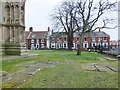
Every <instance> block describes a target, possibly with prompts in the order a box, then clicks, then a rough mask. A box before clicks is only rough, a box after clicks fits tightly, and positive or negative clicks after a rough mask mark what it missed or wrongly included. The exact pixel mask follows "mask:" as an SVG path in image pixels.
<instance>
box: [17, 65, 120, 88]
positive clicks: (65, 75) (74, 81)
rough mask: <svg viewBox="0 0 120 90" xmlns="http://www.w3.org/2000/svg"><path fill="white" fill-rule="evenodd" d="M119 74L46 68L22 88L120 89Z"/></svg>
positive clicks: (66, 67)
mask: <svg viewBox="0 0 120 90" xmlns="http://www.w3.org/2000/svg"><path fill="white" fill-rule="evenodd" d="M117 77H118V74H117V73H107V72H95V71H94V72H91V71H86V70H83V69H82V68H81V66H79V65H57V66H56V67H54V68H44V69H42V70H41V71H40V72H38V73H37V74H35V75H34V76H32V77H31V79H29V80H28V81H26V82H25V83H23V84H22V85H20V86H19V87H20V88H118V78H117Z"/></svg>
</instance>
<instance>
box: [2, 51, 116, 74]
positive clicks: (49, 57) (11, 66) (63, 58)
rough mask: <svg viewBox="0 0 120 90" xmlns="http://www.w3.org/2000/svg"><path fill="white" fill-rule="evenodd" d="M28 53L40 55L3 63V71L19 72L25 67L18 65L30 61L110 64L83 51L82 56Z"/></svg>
mask: <svg viewBox="0 0 120 90" xmlns="http://www.w3.org/2000/svg"><path fill="white" fill-rule="evenodd" d="M28 53H35V54H40V55H37V56H33V57H34V58H19V59H13V60H9V61H2V62H0V65H2V70H3V71H7V72H9V73H13V72H17V71H19V70H21V69H23V67H16V65H17V64H20V63H24V62H29V61H35V60H37V61H59V62H68V61H70V62H72V63H97V62H109V61H100V60H99V59H97V57H104V56H102V55H100V54H97V53H94V52H87V51H83V52H82V55H81V56H77V55H76V53H77V52H76V51H72V52H71V51H68V50H67V51H65V50H30V51H29V52H28ZM110 63H111V64H113V65H117V64H116V63H115V62H110Z"/></svg>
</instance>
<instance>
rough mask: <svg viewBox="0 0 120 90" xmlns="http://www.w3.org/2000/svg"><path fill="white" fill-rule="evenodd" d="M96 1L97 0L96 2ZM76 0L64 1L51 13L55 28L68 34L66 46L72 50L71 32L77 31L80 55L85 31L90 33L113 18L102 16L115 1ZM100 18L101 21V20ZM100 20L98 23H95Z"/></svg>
mask: <svg viewBox="0 0 120 90" xmlns="http://www.w3.org/2000/svg"><path fill="white" fill-rule="evenodd" d="M96 1H97V2H96ZM96 1H95V0H77V1H64V2H63V3H62V4H61V6H60V7H59V8H56V9H55V13H54V14H52V20H53V22H54V27H55V28H56V29H59V30H60V29H62V30H63V31H65V32H66V35H67V36H68V48H69V49H70V50H72V44H73V33H74V32H76V31H77V32H78V33H79V37H80V43H79V48H78V52H77V55H81V46H82V41H83V36H84V34H85V33H90V32H92V31H95V30H97V29H99V28H108V29H111V28H110V27H108V26H107V24H108V23H110V21H112V20H113V18H108V17H106V18H103V16H104V15H105V14H106V12H108V10H109V11H111V10H112V9H113V8H114V7H115V6H116V2H114V3H111V2H109V1H108V0H96ZM101 20H102V21H101ZM98 22H100V23H101V24H100V25H97V24H98Z"/></svg>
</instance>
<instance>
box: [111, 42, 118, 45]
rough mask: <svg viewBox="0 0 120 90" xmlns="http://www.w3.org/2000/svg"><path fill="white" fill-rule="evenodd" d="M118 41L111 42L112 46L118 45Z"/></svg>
mask: <svg viewBox="0 0 120 90" xmlns="http://www.w3.org/2000/svg"><path fill="white" fill-rule="evenodd" d="M117 44H118V41H110V45H117Z"/></svg>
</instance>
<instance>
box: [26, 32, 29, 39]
mask: <svg viewBox="0 0 120 90" xmlns="http://www.w3.org/2000/svg"><path fill="white" fill-rule="evenodd" d="M28 36H29V32H28V31H25V39H27V37H28Z"/></svg>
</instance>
